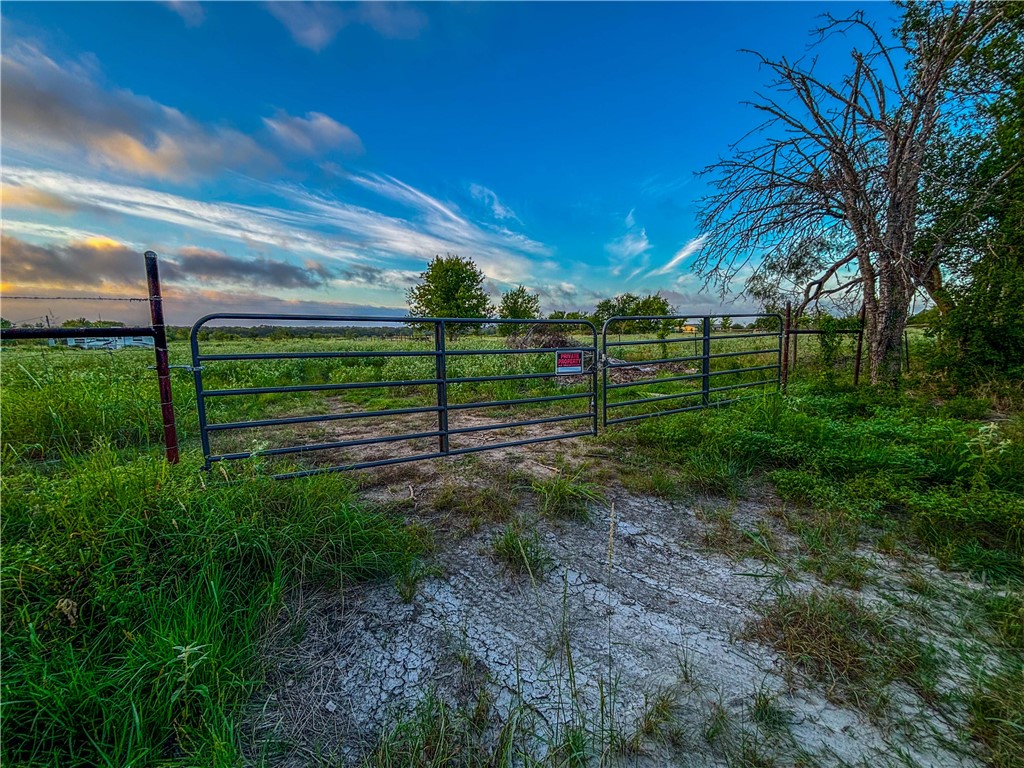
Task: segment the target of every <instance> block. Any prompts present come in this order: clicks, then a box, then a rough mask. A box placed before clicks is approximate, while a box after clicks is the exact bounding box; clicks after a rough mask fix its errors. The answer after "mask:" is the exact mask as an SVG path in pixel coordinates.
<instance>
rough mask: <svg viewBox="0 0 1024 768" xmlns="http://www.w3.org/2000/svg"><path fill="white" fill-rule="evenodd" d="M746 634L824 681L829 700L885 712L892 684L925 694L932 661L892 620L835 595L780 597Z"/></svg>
mask: <svg viewBox="0 0 1024 768" xmlns="http://www.w3.org/2000/svg"><path fill="white" fill-rule="evenodd" d="M751 634H752V635H753V636H754V637H757V638H759V639H762V640H764V641H766V642H769V643H771V644H772V645H773V646H774V647H775V649H776V650H777V651H779V652H780V653H781V654H782V655H783V656H785V657H786V658H787V659H789V660H790V661H791V662H793V663H794V664H795V665H796V666H798V667H799V668H801V669H803V670H804V671H805V672H807V673H808V674H810V675H811V677H813V678H815V679H817V680H819V681H821V682H822V683H824V684H825V686H826V693H827V694H828V696H829V697H830V698H832V699H834V700H837V701H839V702H849V703H852V704H854V705H856V706H858V707H861V708H864V709H866V710H867V711H869V712H872V713H877V712H879V711H880V710H881V709H883V708H884V706H885V690H884V689H885V687H886V686H887V685H888V684H889V683H890V682H892V681H894V680H897V679H903V680H906V681H907V682H910V683H911V684H916V686H915V687H917V688H918V689H919V690H921V691H922V692H925V686H923V685H922V682H923V681H926V680H928V679H929V676H933V672H934V666H935V663H936V659H935V657H934V654H930V653H928V651H927V650H926V649H924V648H923V647H922V645H921V643H920V642H919V641H918V640H917V639H916V638H914V637H912V636H911V635H910V634H909V633H908V632H907V631H906V630H905V629H904V628H903V627H902V626H900V625H899V624H897V623H895V622H894V621H893V620H892V619H891V618H889V617H886V616H884V615H882V614H879V613H877V612H876V611H874V610H872V609H870V608H868V607H867V606H865V605H864V604H863V603H861V602H859V601H856V600H854V599H853V598H851V597H848V596H846V595H844V594H840V593H836V592H824V593H823V592H817V591H815V592H810V593H807V594H802V595H796V594H788V593H780V594H779V595H778V596H777V599H776V601H775V602H774V603H772V604H770V605H768V606H766V607H765V609H764V615H763V618H762V619H761V620H760V621H759V622H757V623H756V624H754V625H753V626H752V627H751Z"/></svg>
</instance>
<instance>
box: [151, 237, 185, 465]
mask: <svg viewBox="0 0 1024 768" xmlns="http://www.w3.org/2000/svg"><path fill="white" fill-rule="evenodd" d="M145 259H146V283H147V285H148V286H149V314H150V319H151V321H152V323H153V348H154V351H155V354H156V378H157V381H158V382H159V384H160V415H161V418H162V419H163V424H164V445H165V447H166V448H165V450H166V455H167V461H168V462H170V463H171V464H177V463H178V430H177V428H176V426H175V423H174V400H173V398H172V397H171V370H170V365H169V364H168V358H167V329H166V327H165V326H164V299H163V295H162V294H161V292H160V271H159V269H158V268H157V262H156V254H155V253H153V251H146V254H145Z"/></svg>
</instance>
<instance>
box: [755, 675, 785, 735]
mask: <svg viewBox="0 0 1024 768" xmlns="http://www.w3.org/2000/svg"><path fill="white" fill-rule="evenodd" d="M750 717H751V719H752V720H753V721H754V722H755V723H757V724H758V725H759V726H760V727H761V728H762V729H763V730H765V731H767V732H769V733H781V732H783V731H785V730H786V729H787V728H788V727H789V724H790V723H791V722H792V720H793V716H792V714H791V713H790V712H789V710H787V709H786V708H784V707H783V706H782V705H780V704H779V696H778V694H776V693H773V692H772V691H770V690H768V688H766V687H765V686H764V685H761V686H760V687H759V688H758V689H757V690H756V691H754V695H753V697H752V698H751V700H750Z"/></svg>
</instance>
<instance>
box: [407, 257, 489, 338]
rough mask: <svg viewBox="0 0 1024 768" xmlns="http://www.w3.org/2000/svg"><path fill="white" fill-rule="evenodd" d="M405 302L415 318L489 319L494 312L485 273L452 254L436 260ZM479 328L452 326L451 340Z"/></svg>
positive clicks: (450, 329)
mask: <svg viewBox="0 0 1024 768" xmlns="http://www.w3.org/2000/svg"><path fill="white" fill-rule="evenodd" d="M406 298H407V300H408V302H409V313H410V314H411V315H413V316H415V317H489V316H490V315H491V314H492V313H493V312H494V308H493V307H492V306H491V301H490V299H489V298H488V297H487V292H486V291H485V290H484V273H483V272H481V271H480V269H479V267H477V265H476V264H475V263H474V262H473V260H472V259H463V258H459V257H458V256H453V255H452V254H448V255H447V256H435V257H434V260H433V261H431V262H430V264H429V265H428V266H427V269H426V271H425V272H423V273H422V274H421V275H420V282H419V284H418V285H414V286H413V287H412V288H410V289H409V291H408V293H407V295H406ZM479 328H480V325H476V324H470V323H466V324H462V323H453V324H451V325H449V326H448V336H449V338H453V339H454V338H455V337H456V336H458V335H459V334H461V333H465V332H467V331H469V330H478V329H479Z"/></svg>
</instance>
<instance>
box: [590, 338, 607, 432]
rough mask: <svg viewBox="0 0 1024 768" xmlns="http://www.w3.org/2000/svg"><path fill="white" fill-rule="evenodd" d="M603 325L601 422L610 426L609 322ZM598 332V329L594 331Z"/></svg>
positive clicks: (605, 426)
mask: <svg viewBox="0 0 1024 768" xmlns="http://www.w3.org/2000/svg"><path fill="white" fill-rule="evenodd" d="M609 322H610V320H605V321H604V323H603V324H602V325H601V424H602V425H604V428H605V429H607V428H608V323H609ZM594 332H595V333H596V332H597V331H596V330H595V331H594Z"/></svg>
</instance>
